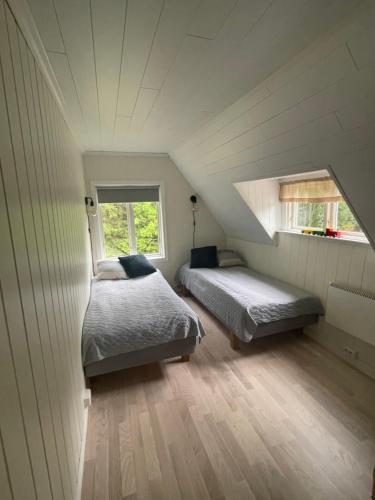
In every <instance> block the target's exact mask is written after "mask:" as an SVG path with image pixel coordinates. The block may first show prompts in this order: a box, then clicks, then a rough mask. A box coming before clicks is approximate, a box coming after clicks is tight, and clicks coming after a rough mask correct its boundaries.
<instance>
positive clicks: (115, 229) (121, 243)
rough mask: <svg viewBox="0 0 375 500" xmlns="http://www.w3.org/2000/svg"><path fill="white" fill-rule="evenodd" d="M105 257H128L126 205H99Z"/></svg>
mask: <svg viewBox="0 0 375 500" xmlns="http://www.w3.org/2000/svg"><path fill="white" fill-rule="evenodd" d="M100 212H101V216H102V225H103V237H104V249H105V255H106V257H117V256H118V255H129V253H130V246H129V229H128V228H129V224H128V215H127V208H126V203H101V204H100Z"/></svg>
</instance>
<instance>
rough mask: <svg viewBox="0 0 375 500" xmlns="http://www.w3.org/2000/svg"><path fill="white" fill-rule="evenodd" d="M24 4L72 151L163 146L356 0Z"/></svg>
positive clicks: (33, 0) (181, 137)
mask: <svg viewBox="0 0 375 500" xmlns="http://www.w3.org/2000/svg"><path fill="white" fill-rule="evenodd" d="M12 1H15V0H12ZM28 1H29V5H30V8H31V12H32V15H33V17H34V19H35V22H36V24H37V27H38V29H39V32H40V35H41V38H42V41H43V44H44V46H45V48H46V50H47V54H48V57H49V60H50V62H51V65H52V67H53V69H54V72H55V74H56V77H57V80H58V83H59V85H60V87H61V90H62V94H63V96H64V100H65V107H66V110H67V113H68V115H69V118H70V122H71V124H72V126H73V128H74V132H75V135H76V136H77V138H78V139H79V142H80V145H81V147H82V150H83V151H87V150H117V151H128V152H129V151H137V152H141V151H143V152H167V153H169V152H170V151H172V150H173V149H174V148H175V147H176V146H177V145H178V144H181V143H182V142H183V141H185V140H186V139H187V138H188V137H189V136H190V135H191V134H192V133H193V132H194V131H196V130H197V129H198V128H199V127H200V126H202V125H203V124H204V123H205V122H207V121H209V120H210V119H211V118H212V117H213V116H215V115H216V114H217V113H219V112H221V111H223V110H224V109H225V108H226V107H227V106H228V105H230V104H232V103H233V102H234V101H235V100H237V99H238V98H240V97H241V96H242V95H243V94H244V93H246V92H248V91H249V90H250V89H251V88H253V87H255V86H256V85H258V84H259V83H260V82H261V81H262V80H264V78H266V77H267V76H269V75H270V74H271V73H272V72H274V71H275V70H276V69H277V68H279V67H280V66H281V65H282V64H284V63H285V62H287V61H288V60H289V59H290V58H291V57H293V56H294V55H295V54H296V53H298V52H299V51H300V50H301V49H303V48H304V47H306V45H308V44H309V43H311V42H312V41H313V40H315V39H316V38H317V37H318V36H319V35H320V34H321V33H323V32H324V31H325V30H327V29H328V28H329V27H330V26H331V25H332V24H335V23H336V22H337V21H338V19H339V18H340V17H342V16H343V15H344V14H345V13H346V12H348V10H349V9H351V8H352V7H353V6H354V5H355V4H356V3H357V2H358V0H28Z"/></svg>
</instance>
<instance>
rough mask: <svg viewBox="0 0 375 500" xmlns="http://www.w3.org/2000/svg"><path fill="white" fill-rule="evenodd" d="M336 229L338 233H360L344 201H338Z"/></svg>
mask: <svg viewBox="0 0 375 500" xmlns="http://www.w3.org/2000/svg"><path fill="white" fill-rule="evenodd" d="M337 229H338V230H339V231H350V232H356V233H357V232H360V231H361V228H360V227H359V225H358V223H357V221H356V220H355V218H354V216H353V214H352V213H351V211H350V208H349V207H348V205H347V204H346V203H345V201H340V202H339V203H338V208H337Z"/></svg>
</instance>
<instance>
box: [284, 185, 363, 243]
mask: <svg viewBox="0 0 375 500" xmlns="http://www.w3.org/2000/svg"><path fill="white" fill-rule="evenodd" d="M280 201H281V202H282V205H283V214H284V217H283V218H284V227H285V229H291V230H301V229H307V228H308V229H313V230H320V231H324V230H326V228H329V229H332V230H335V231H340V232H342V233H344V235H346V236H353V237H364V234H363V232H362V230H361V228H360V226H359V224H358V222H357V221H356V219H355V217H354V216H353V214H352V212H351V210H350V208H349V207H348V205H347V204H346V203H345V201H344V200H343V198H342V196H341V193H340V192H339V190H338V189H337V187H336V185H335V183H334V181H333V180H332V179H331V178H329V177H323V178H316V179H303V180H297V181H291V182H281V183H280Z"/></svg>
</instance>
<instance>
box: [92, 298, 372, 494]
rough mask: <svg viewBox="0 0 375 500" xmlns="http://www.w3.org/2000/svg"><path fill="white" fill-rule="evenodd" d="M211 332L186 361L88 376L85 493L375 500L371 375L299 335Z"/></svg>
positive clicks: (208, 321) (209, 322) (212, 325)
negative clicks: (236, 341)
mask: <svg viewBox="0 0 375 500" xmlns="http://www.w3.org/2000/svg"><path fill="white" fill-rule="evenodd" d="M187 301H188V302H189V303H190V304H191V305H192V307H193V308H194V309H195V310H196V311H197V312H198V313H199V314H200V317H201V319H202V321H203V324H204V326H205V328H206V331H207V337H205V338H204V339H203V342H202V344H201V345H200V346H199V347H198V348H197V352H196V354H194V355H193V356H192V357H191V361H190V363H180V362H169V363H162V364H153V365H148V366H145V367H140V368H135V369H130V370H125V371H122V372H118V373H115V374H110V375H106V376H101V377H98V378H96V379H95V382H94V384H93V387H92V389H93V394H92V406H91V408H90V413H89V427H88V438H87V446H86V457H85V470H84V479H83V495H82V498H83V499H84V500H94V499H95V500H107V499H116V500H117V499H127V500H130V499H131V500H135V499H137V500H145V499H171V500H179V499H187V500H190V499H197V500H204V499H210V498H211V499H224V498H226V499H236V500H237V499H247V500H249V499H250V500H251V499H260V500H263V499H285V500H291V499H297V500H308V499H314V500H323V499H327V500H336V499H361V500H362V499H368V498H369V497H370V491H371V473H372V468H373V466H374V464H375V382H372V381H371V380H370V379H368V378H367V377H366V376H364V375H362V374H360V373H359V372H357V371H355V370H353V369H352V368H350V367H349V366H347V365H345V364H344V363H342V362H341V361H340V360H338V359H337V358H335V357H334V356H331V355H330V354H328V353H327V352H326V351H324V350H323V349H321V348H320V347H319V346H318V345H317V344H315V343H314V342H313V341H311V340H309V339H308V338H306V337H305V336H303V335H300V336H298V335H293V334H287V335H283V336H281V335H278V336H277V335H276V336H273V337H269V338H266V339H261V340H259V341H254V342H253V343H252V344H250V345H246V346H245V347H244V348H243V349H242V350H241V351H240V352H235V351H233V350H232V349H231V348H230V347H229V341H228V336H227V335H226V332H225V330H224V329H223V327H222V326H221V325H220V324H219V323H218V322H217V321H216V320H214V319H213V318H212V316H210V315H209V314H208V313H207V312H205V310H204V309H202V308H201V307H200V306H199V305H197V304H196V303H195V302H194V301H193V299H187Z"/></svg>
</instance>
